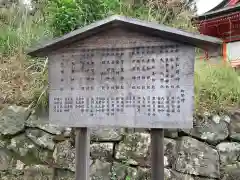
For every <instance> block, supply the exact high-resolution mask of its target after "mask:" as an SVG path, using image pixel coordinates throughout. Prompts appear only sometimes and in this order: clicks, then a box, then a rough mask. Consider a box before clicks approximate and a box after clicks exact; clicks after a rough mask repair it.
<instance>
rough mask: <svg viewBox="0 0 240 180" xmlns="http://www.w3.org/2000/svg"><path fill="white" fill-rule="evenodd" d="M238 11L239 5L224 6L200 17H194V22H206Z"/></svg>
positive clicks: (239, 9)
mask: <svg viewBox="0 0 240 180" xmlns="http://www.w3.org/2000/svg"><path fill="white" fill-rule="evenodd" d="M239 11H240V3H238V4H236V5H235V6H224V7H223V8H220V9H217V10H213V11H209V12H207V13H205V14H202V15H200V16H197V17H194V18H193V19H194V20H198V21H199V20H207V19H210V18H213V17H217V16H223V15H228V14H231V13H234V12H239Z"/></svg>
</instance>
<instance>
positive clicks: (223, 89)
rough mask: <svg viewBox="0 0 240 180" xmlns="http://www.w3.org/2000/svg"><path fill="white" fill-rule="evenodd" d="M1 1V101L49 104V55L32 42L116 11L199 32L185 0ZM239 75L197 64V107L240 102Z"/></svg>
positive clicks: (217, 107)
mask: <svg viewBox="0 0 240 180" xmlns="http://www.w3.org/2000/svg"><path fill="white" fill-rule="evenodd" d="M7 2H8V1H7ZM11 2H12V1H11ZM33 2H34V4H33V9H32V10H30V9H28V8H27V7H26V6H22V5H20V4H18V3H9V4H7V5H4V6H0V27H1V28H0V52H1V54H0V79H1V81H0V91H1V94H0V105H5V104H18V105H24V106H30V107H40V108H46V107H47V105H48V102H47V97H48V92H47V90H48V88H47V87H48V84H47V62H48V60H47V59H32V58H30V57H28V56H26V54H25V52H24V51H25V50H26V48H27V47H29V46H32V45H34V44H36V43H38V42H39V41H43V40H48V39H52V38H53V37H54V36H60V35H62V34H65V33H67V32H69V31H71V30H74V29H76V28H78V27H82V26H84V25H86V24H89V23H91V22H94V21H96V20H98V19H101V18H104V17H106V16H109V15H112V14H122V15H127V16H131V17H137V18H140V19H144V20H148V21H155V22H159V23H163V24H166V25H170V26H173V27H177V28H181V29H184V30H188V31H195V28H194V27H192V25H191V22H190V17H191V15H192V12H191V11H190V9H189V6H188V4H186V3H183V1H180V0H173V1H165V0H160V1H159V0H153V1H145V0H131V1H128V0H53V1H46V0H41V1H39V0H34V1H33ZM239 83H240V82H239V80H238V77H237V74H236V73H235V72H234V71H233V70H232V69H231V68H229V67H226V66H213V65H209V64H204V63H199V62H197V63H196V81H195V92H196V98H195V99H196V110H197V112H198V111H202V110H204V111H205V110H208V111H212V110H214V111H217V112H221V111H224V110H225V109H226V107H233V106H238V105H239V104H240V103H239V102H240V89H239V88H240V84H239Z"/></svg>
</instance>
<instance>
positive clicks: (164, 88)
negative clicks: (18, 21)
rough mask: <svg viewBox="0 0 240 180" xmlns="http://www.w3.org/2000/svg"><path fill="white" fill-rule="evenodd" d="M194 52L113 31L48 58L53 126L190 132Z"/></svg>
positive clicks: (172, 43) (174, 43) (140, 36)
mask: <svg viewBox="0 0 240 180" xmlns="http://www.w3.org/2000/svg"><path fill="white" fill-rule="evenodd" d="M194 58H195V54H194V47H192V46H188V45H184V44H181V43H177V42H173V41H169V40H164V39H161V38H155V37H149V36H146V35H142V34H140V33H136V32H129V31H127V30H122V29H118V28H115V29H112V30H111V31H105V32H103V33H100V34H97V35H95V36H93V37H90V38H89V39H87V40H84V41H81V42H80V43H74V44H71V45H70V46H68V47H65V48H64V49H60V50H58V51H56V52H55V53H54V54H52V55H51V56H50V57H49V82H50V121H51V123H53V124H57V125H60V126H71V127H72V126H74V127H94V126H110V127H111V126H112V127H135V128H189V127H192V113H193V74H194Z"/></svg>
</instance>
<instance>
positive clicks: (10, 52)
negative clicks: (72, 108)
mask: <svg viewBox="0 0 240 180" xmlns="http://www.w3.org/2000/svg"><path fill="white" fill-rule="evenodd" d="M28 13H29V12H27V11H26V10H25V9H21V8H19V7H18V6H14V5H13V6H11V7H10V8H7V9H6V8H0V25H1V28H0V52H1V54H0V91H1V94H0V107H1V106H3V105H5V104H17V105H23V106H29V105H33V104H37V102H39V101H38V99H39V97H42V96H41V94H42V92H44V90H45V87H46V84H47V81H46V80H47V73H46V72H47V66H46V62H47V60H46V59H31V58H29V57H27V56H26V54H25V52H24V50H25V49H26V47H28V46H31V45H32V44H34V43H36V42H38V41H39V40H40V39H41V40H42V39H49V38H52V34H51V30H50V28H49V27H48V25H47V23H46V22H45V20H44V18H43V17H42V16H41V14H38V13H36V14H35V15H34V16H29V15H28ZM43 94H44V93H43ZM44 106H46V104H45V105H44Z"/></svg>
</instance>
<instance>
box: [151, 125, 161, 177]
mask: <svg viewBox="0 0 240 180" xmlns="http://www.w3.org/2000/svg"><path fill="white" fill-rule="evenodd" d="M151 146H152V147H151V161H152V164H151V170H152V172H151V173H152V175H151V176H152V180H164V130H163V129H151Z"/></svg>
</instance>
